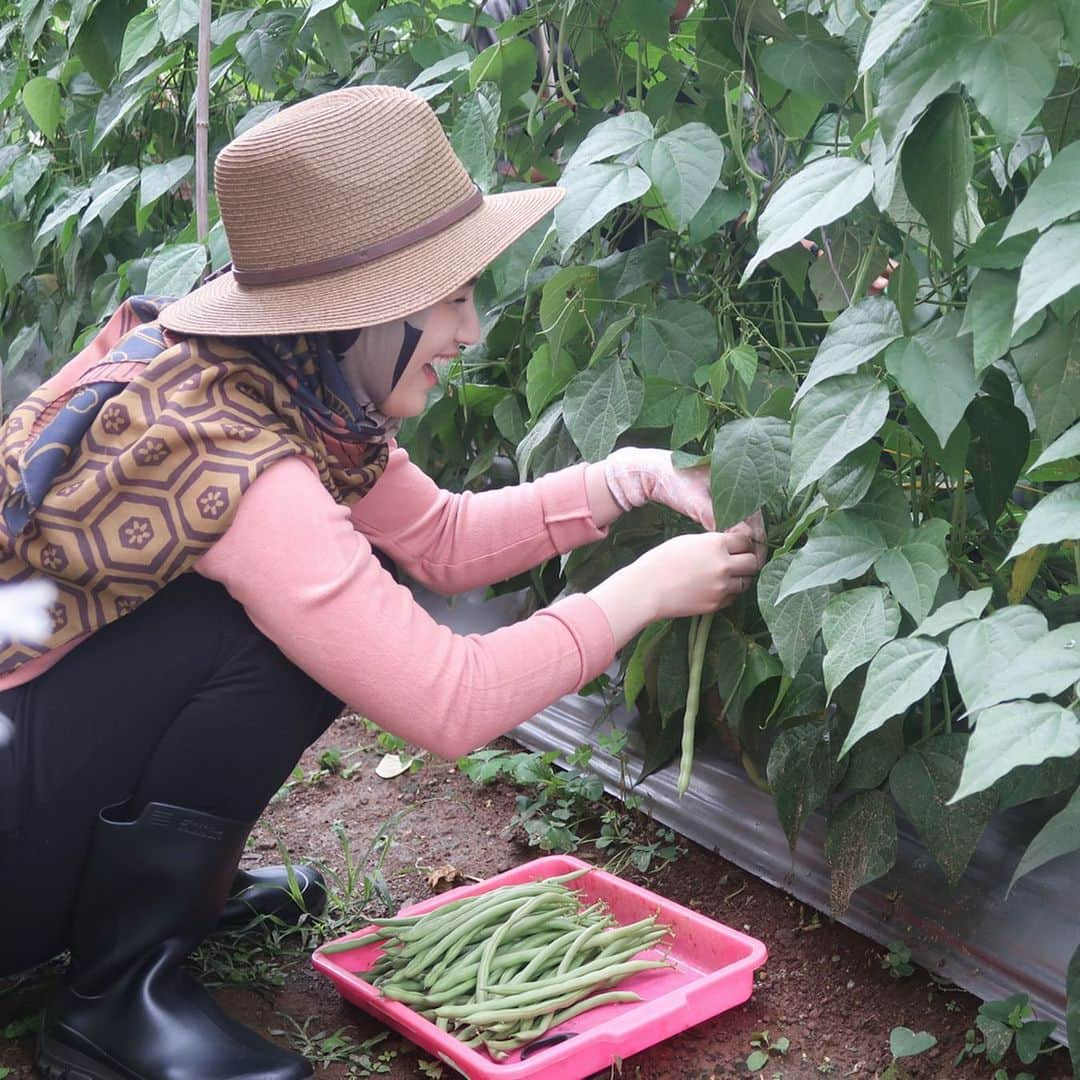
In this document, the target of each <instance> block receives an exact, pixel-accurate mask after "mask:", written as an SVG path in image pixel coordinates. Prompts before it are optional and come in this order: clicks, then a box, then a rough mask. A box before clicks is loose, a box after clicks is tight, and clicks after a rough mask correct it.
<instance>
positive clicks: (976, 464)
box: [967, 395, 1031, 524]
mask: <svg viewBox="0 0 1080 1080" xmlns="http://www.w3.org/2000/svg"><path fill="white" fill-rule="evenodd" d="M967 422H968V425H969V427H970V428H971V444H970V446H969V447H968V454H967V466H968V469H969V470H970V471H971V475H972V478H973V479H974V481H975V498H976V499H977V500H978V503H979V506H980V507H981V508H982V512H983V513H984V514H985V515H986V520H987V521H988V522H990V523H991V524H993V523H994V522H995V521H997V518H998V515H999V514H1000V513H1001V511H1002V510H1003V509H1004V508H1005V504H1006V503H1007V502H1008V500H1009V498H1010V497H1011V495H1012V493H1013V488H1014V487H1015V486H1016V481H1017V480H1018V479H1019V478H1020V473H1021V472H1022V471H1023V468H1024V462H1025V461H1026V460H1027V455H1028V448H1029V447H1030V445H1031V433H1030V431H1029V430H1028V422H1027V417H1025V416H1024V414H1023V413H1022V412H1021V411H1020V410H1019V409H1017V408H1016V407H1015V406H1014V405H1011V404H1009V402H1007V401H1001V400H1000V399H999V398H995V397H990V396H988V395H986V396H983V397H979V398H976V399H975V401H973V402H972V403H971V406H970V407H969V409H968V411H967Z"/></svg>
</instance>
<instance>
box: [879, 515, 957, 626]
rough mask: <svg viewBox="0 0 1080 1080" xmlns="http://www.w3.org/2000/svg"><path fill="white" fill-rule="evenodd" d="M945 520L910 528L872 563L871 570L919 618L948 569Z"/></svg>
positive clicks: (906, 608)
mask: <svg viewBox="0 0 1080 1080" xmlns="http://www.w3.org/2000/svg"><path fill="white" fill-rule="evenodd" d="M947 528H948V525H947V523H946V522H944V521H942V520H940V519H936V520H934V521H931V522H928V523H927V524H926V525H923V526H922V527H921V528H920V529H918V530H917V531H916V532H914V533H913V534H912V536H911V538H910V539H909V540H905V541H904V543H903V544H901V545H900V546H899V547H894V548H890V549H889V550H888V551H886V552H885V554H883V555H881V556H879V557H878V559H877V560H876V561H875V563H874V573H875V574H877V576H878V579H879V580H880V581H881V582H883V583H884V584H885V585H888V586H889V589H890V590H891V591H892V594H893V596H895V597H896V599H897V600H899V601H900V603H901V605H902V606H903V608H904V610H905V611H907V612H908V614H909V615H911V617H912V618H913V619H914V620H915V622H916V623H919V622H921V621H922V620H923V619H924V618H925V617H926V615H927V614H928V613H929V611H930V608H931V607H933V605H934V597H935V596H936V595H937V590H938V584H939V583H940V582H941V579H942V578H943V577H944V576H945V573H946V571H947V570H948V569H949V558H948V556H947V555H946V554H945V531H946V530H947Z"/></svg>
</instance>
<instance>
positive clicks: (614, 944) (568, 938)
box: [321, 867, 670, 1061]
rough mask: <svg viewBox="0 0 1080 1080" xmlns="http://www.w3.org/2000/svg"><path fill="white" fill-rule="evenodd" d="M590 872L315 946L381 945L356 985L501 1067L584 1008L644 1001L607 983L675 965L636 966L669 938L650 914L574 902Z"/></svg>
mask: <svg viewBox="0 0 1080 1080" xmlns="http://www.w3.org/2000/svg"><path fill="white" fill-rule="evenodd" d="M590 869H591V868H590V867H585V868H583V869H581V870H575V871H573V872H572V873H569V874H563V875H562V876H560V877H552V878H546V879H545V880H543V881H535V882H527V883H524V884H521V885H504V886H502V887H500V888H497V889H493V890H492V891H490V892H486V893H481V894H480V895H478V896H469V897H465V898H463V899H461V900H454V901H451V902H450V903H447V904H444V905H443V906H442V907H439V908H436V909H435V910H434V911H430V912H428V913H426V914H424V915H411V916H404V917H400V918H395V919H372V920H371V921H372V923H373V924H374V925H375V926H376V927H377V929H376V930H374V931H372V932H371V933H370V934H364V935H363V936H362V937H357V938H350V939H349V940H348V941H343V942H338V943H336V944H332V945H324V946H323V948H322V950H321V951H322V952H324V953H337V952H346V951H348V950H351V949H357V948H361V947H362V946H365V945H371V944H375V943H376V942H378V943H381V944H382V945H383V952H382V955H381V956H380V957H379V959H378V960H377V961H376V963H375V965H374V966H373V967H372V968H370V969H369V970H368V971H365V972H363V973H361V976H360V977H361V978H363V979H366V980H367V981H368V982H370V983H372V984H373V985H374V986H376V987H378V988H379V990H380V992H381V993H382V994H383V995H384V996H385V997H388V998H391V999H393V1000H394V1001H400V1002H403V1003H404V1004H406V1005H408V1006H409V1007H410V1008H412V1009H414V1010H415V1011H416V1012H418V1013H420V1014H421V1015H422V1016H425V1017H427V1019H429V1020H431V1021H432V1022H433V1023H435V1024H437V1025H438V1026H439V1028H441V1029H442V1030H443V1031H446V1032H449V1033H451V1034H453V1035H454V1036H456V1037H457V1038H458V1039H460V1040H461V1041H462V1042H464V1043H465V1044H466V1045H467V1046H473V1047H483V1048H484V1049H485V1050H486V1051H487V1052H488V1054H489V1055H490V1056H491V1057H492V1058H493V1059H494V1060H496V1061H502V1060H504V1059H505V1058H506V1057H507V1056H508V1055H509V1054H510V1052H511V1051H512V1050H517V1049H519V1048H521V1047H522V1046H525V1045H526V1044H527V1043H530V1042H533V1041H534V1040H536V1039H539V1038H540V1037H541V1036H543V1035H544V1033H545V1032H547V1031H548V1029H549V1028H552V1027H554V1026H555V1025H557V1024H561V1023H563V1021H565V1020H569V1019H570V1018H571V1017H574V1016H578V1015H580V1014H581V1013H583V1012H586V1011H588V1010H589V1009H595V1008H597V1007H598V1006H600V1005H610V1004H612V1003H613V1002H626V1001H640V1000H641V998H640V997H638V995H637V994H634V993H631V992H628V991H623V990H613V989H611V988H612V987H614V986H616V985H617V984H618V983H620V982H621V981H622V980H623V979H625V978H627V977H628V976H630V975H634V974H636V973H637V972H639V971H649V970H651V969H652V968H659V967H669V966H670V965H669V964H667V963H665V962H664V961H662V960H634V959H633V957H634V956H636V955H637V954H638V953H640V952H642V951H643V950H645V949H648V948H651V947H652V946H654V945H656V944H658V943H659V942H660V941H661V939H662V938H664V937H665V936H666V934H667V933H668V927H667V926H664V925H663V924H657V922H656V917H655V916H654V915H650V916H648V917H647V918H644V919H641V920H640V921H638V922H636V923H631V924H629V925H627V926H620V925H618V924H617V923H616V922H615V920H614V919H613V918H612V917H611V915H610V914H608V913H606V912H605V911H604V910H603V906H602V905H601V904H598V903H597V904H592V905H590V906H588V907H584V908H583V907H581V897H580V896H579V894H578V893H576V892H574V891H573V890H572V889H568V888H567V887H566V885H567V882H570V881H573V880H574V879H575V878H578V877H581V876H582V875H583V874H587V873H588V872H589V870H590ZM596 991H603V992H602V993H596Z"/></svg>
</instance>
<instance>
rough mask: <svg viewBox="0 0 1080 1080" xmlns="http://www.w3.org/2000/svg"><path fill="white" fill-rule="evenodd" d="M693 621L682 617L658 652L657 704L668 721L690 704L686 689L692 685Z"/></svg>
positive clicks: (667, 635)
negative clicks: (690, 639) (690, 636)
mask: <svg viewBox="0 0 1080 1080" xmlns="http://www.w3.org/2000/svg"><path fill="white" fill-rule="evenodd" d="M689 625H690V624H689V620H687V619H679V620H678V621H677V622H676V623H675V625H674V626H673V627H672V630H671V633H670V634H666V635H665V636H664V638H663V640H662V641H661V642H660V650H659V653H658V654H657V672H656V696H657V706H658V708H659V709H660V716H661V717H662V718H663V720H664V722H665V724H666V723H667V721H668V720H669V719H670V718H671V717H672V716H675V715H676V714H677V713H678V714H681V713H682V712H683V711H684V709H685V707H686V692H687V690H688V689H689V688H690V659H689V653H688V647H687V645H688V642H687V637H688V630H689Z"/></svg>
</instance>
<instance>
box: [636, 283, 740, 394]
mask: <svg viewBox="0 0 1080 1080" xmlns="http://www.w3.org/2000/svg"><path fill="white" fill-rule="evenodd" d="M718 346H719V338H718V336H717V332H716V316H715V315H713V314H712V313H711V312H709V311H707V310H706V309H705V308H703V307H702V306H701V305H700V304H695V303H692V302H691V301H689V300H668V301H665V302H664V303H663V304H661V305H660V306H659V307H658V308H657V309H656V311H652V312H646V313H645V314H643V315H642V316H641V317H640V318H639V319H638V322H637V327H636V329H635V333H634V335H633V337H632V338H631V342H630V355H631V356H632V358H633V360H634V363H635V364H637V367H638V370H639V371H640V372H641V373H642V374H643V375H656V376H658V377H659V378H662V379H667V380H669V381H670V382H674V383H680V384H681V385H683V386H693V385H694V372H695V371H697V369H698V368H699V367H704V366H705V365H706V364H709V363H711V362H712V361H713V360H715V359H716V351H717V348H718Z"/></svg>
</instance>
